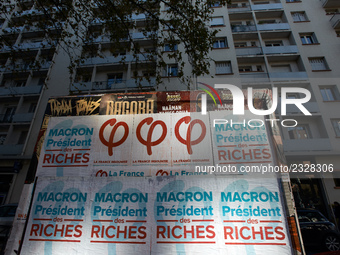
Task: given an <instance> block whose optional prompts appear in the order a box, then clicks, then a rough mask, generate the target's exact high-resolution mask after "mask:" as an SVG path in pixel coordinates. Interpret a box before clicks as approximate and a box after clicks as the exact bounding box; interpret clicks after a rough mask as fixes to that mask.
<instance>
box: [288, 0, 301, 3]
mask: <svg viewBox="0 0 340 255" xmlns="http://www.w3.org/2000/svg"><path fill="white" fill-rule="evenodd" d="M294 2H301V1H300V0H286V3H294Z"/></svg>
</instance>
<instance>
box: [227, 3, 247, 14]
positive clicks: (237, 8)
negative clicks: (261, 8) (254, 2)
mask: <svg viewBox="0 0 340 255" xmlns="http://www.w3.org/2000/svg"><path fill="white" fill-rule="evenodd" d="M250 10H251V9H250V6H249V5H246V6H240V7H235V8H234V7H228V11H229V13H235V12H248V11H250Z"/></svg>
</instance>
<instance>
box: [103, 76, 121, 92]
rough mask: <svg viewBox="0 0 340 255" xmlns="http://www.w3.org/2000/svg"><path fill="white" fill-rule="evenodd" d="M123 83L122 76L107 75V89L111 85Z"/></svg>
mask: <svg viewBox="0 0 340 255" xmlns="http://www.w3.org/2000/svg"><path fill="white" fill-rule="evenodd" d="M122 82H123V74H122V73H116V74H109V75H108V76H107V88H108V89H110V88H111V87H112V85H113V84H116V83H122Z"/></svg>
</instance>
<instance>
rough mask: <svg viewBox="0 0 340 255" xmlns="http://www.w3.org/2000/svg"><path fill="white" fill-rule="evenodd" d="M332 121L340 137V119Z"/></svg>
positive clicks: (337, 135) (336, 134) (336, 133)
mask: <svg viewBox="0 0 340 255" xmlns="http://www.w3.org/2000/svg"><path fill="white" fill-rule="evenodd" d="M331 122H332V126H333V128H334V132H335V136H336V137H340V119H333V120H331Z"/></svg>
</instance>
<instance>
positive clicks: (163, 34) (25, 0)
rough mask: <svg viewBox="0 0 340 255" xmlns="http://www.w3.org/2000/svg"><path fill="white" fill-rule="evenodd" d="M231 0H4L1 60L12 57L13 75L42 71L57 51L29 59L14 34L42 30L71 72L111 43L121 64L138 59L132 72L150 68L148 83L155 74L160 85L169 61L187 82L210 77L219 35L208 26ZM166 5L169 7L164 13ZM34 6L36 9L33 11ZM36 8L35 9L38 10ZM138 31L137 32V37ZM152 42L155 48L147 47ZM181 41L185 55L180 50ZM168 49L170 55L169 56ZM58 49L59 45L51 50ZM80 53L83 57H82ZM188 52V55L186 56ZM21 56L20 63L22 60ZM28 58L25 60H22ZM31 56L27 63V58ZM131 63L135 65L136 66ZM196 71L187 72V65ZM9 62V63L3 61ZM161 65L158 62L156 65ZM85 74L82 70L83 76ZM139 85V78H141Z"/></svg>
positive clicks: (45, 40) (0, 6) (44, 44)
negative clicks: (211, 53) (100, 44)
mask: <svg viewBox="0 0 340 255" xmlns="http://www.w3.org/2000/svg"><path fill="white" fill-rule="evenodd" d="M227 2H228V0H220V1H218V2H216V1H214V0H195V1H183V0H182V1H181V0H113V1H112V0H74V1H72V0H47V1H46V0H35V1H29V0H19V1H17V2H16V3H15V4H12V1H11V0H3V1H2V3H1V4H0V10H1V11H2V13H3V18H4V19H3V21H4V22H3V23H6V25H7V26H6V28H5V29H3V32H2V35H1V37H0V40H1V44H2V45H3V46H2V53H3V54H2V59H6V58H7V57H9V58H10V62H11V64H10V65H8V62H7V65H6V66H7V68H8V67H9V68H12V71H13V72H15V71H18V70H20V65H21V67H22V68H27V67H30V68H33V69H39V68H41V66H42V65H44V61H46V59H51V57H50V55H51V54H53V53H52V52H48V51H46V52H45V51H44V54H45V55H47V57H46V56H45V55H43V56H41V57H40V58H36V57H35V58H34V59H32V58H30V50H31V48H29V47H27V48H25V47H21V46H20V43H18V39H16V38H15V36H14V35H15V33H16V32H17V31H18V30H23V29H25V30H30V29H32V30H34V29H36V30H39V32H40V33H41V35H42V37H43V41H42V42H40V47H43V48H44V47H46V48H48V47H47V46H51V45H54V44H58V46H59V47H60V48H62V49H63V50H64V51H65V52H67V54H68V55H69V57H70V60H71V61H70V63H71V64H70V67H69V70H70V74H71V76H72V75H73V72H74V70H75V67H77V66H78V65H80V64H81V63H84V61H85V60H86V59H88V57H94V56H97V57H102V58H105V56H104V55H103V54H102V53H101V49H99V48H98V45H97V44H96V42H98V41H103V40H107V41H108V42H109V44H108V45H109V46H108V47H109V50H110V51H111V53H112V54H113V55H114V56H115V54H116V55H119V53H121V52H128V54H127V55H124V54H121V56H120V57H121V58H120V59H121V60H120V61H121V63H125V62H126V60H127V57H128V56H131V55H132V56H133V58H132V60H131V59H130V60H131V61H132V62H133V65H132V66H133V68H132V69H133V72H134V75H135V76H136V77H137V70H138V66H139V65H141V64H143V65H144V66H147V69H148V70H150V71H149V72H148V75H145V77H144V78H145V79H149V78H150V76H156V77H157V81H158V82H161V77H162V72H163V69H164V68H165V67H166V60H165V59H175V61H176V63H178V69H176V71H177V72H178V73H177V76H178V77H179V78H180V79H181V80H182V81H183V82H188V81H189V80H190V78H191V77H192V76H200V75H204V74H208V73H209V63H210V60H211V59H210V57H209V51H210V50H211V48H212V45H213V42H214V40H215V35H216V33H217V32H218V30H216V29H212V28H210V26H209V22H210V20H211V15H212V13H213V9H212V8H211V7H212V6H216V4H218V5H225V4H227ZM161 6H164V7H163V9H161ZM32 7H34V8H32ZM33 9H34V10H33ZM133 31H134V33H133ZM138 36H139V37H140V38H142V37H143V38H145V39H147V40H148V41H149V42H150V43H151V45H152V47H149V48H148V49H146V48H145V47H143V43H144V42H143V41H138V40H136V37H138ZM179 43H181V45H182V46H183V49H184V50H183V51H180V50H177V45H178V44H179ZM164 48H166V49H167V51H168V52H166V53H164V52H163V49H164ZM52 49H55V47H52ZM79 50H81V54H80V53H79V52H80V51H79ZM182 53H185V54H182ZM18 56H20V58H21V62H20V61H19V62H18ZM23 56H24V58H25V59H24V60H22V58H23ZM26 57H27V59H26ZM131 61H130V62H131ZM187 62H188V63H189V64H190V65H191V73H190V74H188V73H184V71H183V69H184V66H185V64H186V63H187ZM0 63H2V64H5V63H6V61H4V60H3V61H2V62H0ZM155 63H156V64H155ZM81 75H86V74H84V73H81V71H79V72H78V76H81ZM136 82H137V79H136Z"/></svg>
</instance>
